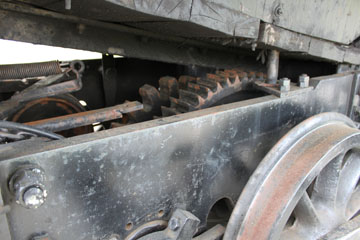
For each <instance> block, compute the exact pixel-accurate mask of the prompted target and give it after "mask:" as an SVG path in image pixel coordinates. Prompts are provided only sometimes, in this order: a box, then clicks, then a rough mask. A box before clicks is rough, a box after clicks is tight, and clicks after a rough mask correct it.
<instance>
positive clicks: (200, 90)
mask: <svg viewBox="0 0 360 240" xmlns="http://www.w3.org/2000/svg"><path fill="white" fill-rule="evenodd" d="M187 89H188V91H191V92H193V93H196V94H198V95H200V96H201V97H202V98H207V96H208V95H209V93H210V92H211V90H210V89H209V88H208V87H205V86H202V85H200V84H197V83H192V82H189V83H188V88H187Z"/></svg>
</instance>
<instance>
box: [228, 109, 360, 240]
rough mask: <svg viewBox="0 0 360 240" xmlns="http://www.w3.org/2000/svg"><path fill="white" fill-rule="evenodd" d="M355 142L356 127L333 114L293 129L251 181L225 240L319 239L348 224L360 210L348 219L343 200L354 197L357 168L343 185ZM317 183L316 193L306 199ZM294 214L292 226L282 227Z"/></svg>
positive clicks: (358, 136) (359, 136)
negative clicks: (350, 151) (311, 187)
mask: <svg viewBox="0 0 360 240" xmlns="http://www.w3.org/2000/svg"><path fill="white" fill-rule="evenodd" d="M305 134H306V135H305ZM304 135H305V137H304ZM359 142H360V131H359V130H358V129H357V128H356V127H355V125H354V123H352V121H351V120H350V119H348V118H346V117H345V116H343V115H339V114H335V113H325V114H319V115H317V116H315V117H313V118H310V119H308V120H306V121H304V122H303V123H301V124H300V125H298V126H297V127H295V128H294V129H293V130H291V131H290V132H289V133H288V134H287V135H285V136H284V137H283V138H282V139H281V140H280V141H279V142H278V143H277V144H276V145H275V146H274V147H273V148H272V150H271V151H270V152H269V153H268V154H267V155H266V157H265V158H264V159H263V160H262V162H261V163H260V165H259V167H258V168H257V169H256V171H255V172H254V173H253V175H252V177H251V178H250V179H249V182H248V184H247V185H246V187H245V189H244V191H243V192H242V194H241V195H240V197H239V200H238V202H237V204H236V207H235V209H234V211H233V213H232V216H231V218H230V221H229V224H228V227H227V230H226V233H225V236H224V239H225V240H228V239H229V240H230V239H235V238H236V239H239V240H240V239H244V240H245V239H260V240H262V239H264V240H265V239H279V238H281V239H317V238H318V237H320V236H322V235H323V234H325V233H327V232H329V231H330V230H331V229H333V228H335V227H336V226H337V225H339V224H341V223H343V222H346V221H348V220H349V219H351V217H352V216H353V215H354V214H356V213H357V211H358V210H359V208H360V205H358V206H357V207H356V208H355V209H353V211H352V213H351V214H346V211H347V207H346V205H343V204H342V203H341V198H342V197H343V196H344V195H346V196H347V197H350V196H351V194H352V193H353V191H354V189H353V188H354V187H355V186H356V183H357V181H358V179H359V176H360V168H359V167H360V165H359V164H358V165H359V166H358V167H356V168H355V170H354V171H355V172H353V173H351V175H350V176H351V178H353V179H352V181H345V182H343V179H344V178H346V177H347V176H348V174H349V173H348V171H349V165H348V162H349V161H348V159H346V158H345V159H344V156H345V153H347V152H348V151H349V150H352V149H354V148H357V147H359ZM358 157H359V155H356V158H358ZM356 161H357V163H360V162H359V161H358V159H357V160H354V161H352V162H353V163H354V162H356ZM352 165H353V164H352ZM352 167H354V166H351V167H350V168H352ZM315 177H317V178H316V180H315V182H314V189H313V191H312V192H310V193H308V192H307V191H306V190H307V188H308V187H309V185H310V184H311V183H312V182H313V181H314V179H315ZM348 180H349V179H348ZM355 180H356V181H355ZM353 182H355V183H353ZM344 191H345V192H344ZM344 193H345V194H344ZM349 195H350V196H349ZM309 196H310V197H309ZM339 196H341V197H339ZM332 199H334V202H332V201H331V200H332ZM299 208H301V210H302V211H300V212H299ZM324 208H325V209H327V211H325V212H324V211H322V210H321V209H324ZM294 209H295V212H294V215H295V223H294V224H290V225H289V226H285V224H287V221H288V220H289V218H290V215H291V213H292V212H293V210H294ZM284 227H285V229H284Z"/></svg>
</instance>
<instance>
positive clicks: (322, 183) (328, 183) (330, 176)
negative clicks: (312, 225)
mask: <svg viewBox="0 0 360 240" xmlns="http://www.w3.org/2000/svg"><path fill="white" fill-rule="evenodd" d="M344 155H345V154H344V153H343V154H340V155H339V156H337V157H336V158H334V159H333V160H332V161H331V162H330V163H329V164H328V165H327V166H326V167H325V168H324V169H323V170H322V171H321V172H320V174H319V176H318V177H317V178H316V180H315V184H314V189H313V192H312V194H311V200H312V201H313V203H314V205H315V206H319V207H320V205H321V206H325V207H327V208H335V202H336V195H337V190H338V182H339V177H340V169H341V165H342V161H343V158H344Z"/></svg>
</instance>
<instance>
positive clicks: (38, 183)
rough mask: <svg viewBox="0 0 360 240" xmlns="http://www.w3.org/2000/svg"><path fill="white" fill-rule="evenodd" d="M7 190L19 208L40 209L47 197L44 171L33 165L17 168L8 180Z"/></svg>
mask: <svg viewBox="0 0 360 240" xmlns="http://www.w3.org/2000/svg"><path fill="white" fill-rule="evenodd" d="M9 189H10V192H11V193H12V194H13V195H14V197H15V201H16V203H18V204H20V205H21V206H23V207H25V208H38V207H40V206H41V205H42V204H43V203H44V202H45V200H46V197H47V192H46V189H45V173H44V170H42V169H41V168H40V167H37V166H34V165H26V166H22V167H20V168H18V169H17V170H16V171H15V172H14V174H13V175H12V176H11V178H10V181H9Z"/></svg>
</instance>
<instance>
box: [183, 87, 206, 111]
mask: <svg viewBox="0 0 360 240" xmlns="http://www.w3.org/2000/svg"><path fill="white" fill-rule="evenodd" d="M180 99H181V100H183V101H186V102H188V103H189V104H190V105H192V106H194V107H197V106H198V105H199V104H200V102H201V100H202V99H201V97H200V96H199V95H198V94H196V93H193V92H191V91H188V90H180Z"/></svg>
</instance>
